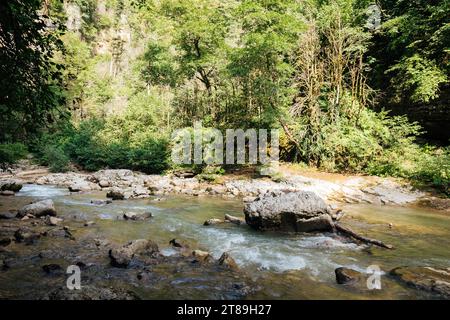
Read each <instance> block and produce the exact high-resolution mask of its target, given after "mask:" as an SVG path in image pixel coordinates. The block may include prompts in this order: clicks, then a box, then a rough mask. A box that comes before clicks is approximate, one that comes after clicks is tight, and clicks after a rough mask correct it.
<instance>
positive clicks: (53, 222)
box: [45, 216, 63, 226]
mask: <svg viewBox="0 0 450 320" xmlns="http://www.w3.org/2000/svg"><path fill="white" fill-rule="evenodd" d="M62 221H63V219H60V218H56V217H52V216H45V223H46V224H47V225H49V226H57V225H59V224H60V223H61V222H62Z"/></svg>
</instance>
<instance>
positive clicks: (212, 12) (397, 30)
mask: <svg viewBox="0 0 450 320" xmlns="http://www.w3.org/2000/svg"><path fill="white" fill-rule="evenodd" d="M449 17H450V1H449V0H413V1H411V0H398V1H394V0H378V1H371V0H259V1H257V0H222V1H219V0H164V1H158V0H105V1H101V0H65V1H58V0H9V1H2V2H1V3H0V126H1V130H0V162H1V164H2V167H3V168H4V169H6V168H8V167H9V166H10V165H13V164H14V163H15V162H17V161H18V160H19V159H21V158H24V157H27V156H29V154H31V155H32V157H33V161H36V162H37V163H39V164H42V165H47V166H49V167H50V169H51V171H53V172H66V171H68V170H71V169H72V168H74V167H76V168H78V169H82V170H87V171H95V170H99V169H102V168H112V169H119V168H127V169H132V170H137V171H141V172H144V173H163V172H167V171H170V170H174V169H176V167H177V166H176V165H175V164H173V163H172V162H171V159H170V149H171V143H170V136H171V133H172V132H173V130H175V129H177V128H183V127H188V126H192V125H193V123H194V121H201V122H202V125H203V126H204V127H214V128H218V129H220V130H225V129H227V128H242V129H247V128H257V129H258V128H265V129H268V128H278V129H280V157H281V160H282V161H283V162H286V163H295V164H297V165H298V166H305V167H314V168H317V169H319V170H321V171H326V172H339V173H352V174H366V175H377V176H392V177H400V178H405V179H408V180H409V181H411V182H413V183H415V184H417V185H424V186H433V187H435V188H436V189H437V190H439V191H440V192H442V193H443V194H447V196H448V195H449V194H450V193H449V192H450V190H449V185H450V148H449V146H448V145H449V139H450V134H449V133H450V130H449V128H450V126H449V123H450V122H449V121H450V106H449V97H450V84H449V77H450V59H449V58H450V23H449V22H450V21H449ZM194 169H195V170H198V171H200V172H201V171H202V170H204V167H203V166H199V167H196V168H194ZM223 169H224V170H226V169H227V168H223ZM222 171H223V170H222V169H221V170H220V172H222Z"/></svg>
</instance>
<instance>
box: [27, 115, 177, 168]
mask: <svg viewBox="0 0 450 320" xmlns="http://www.w3.org/2000/svg"><path fill="white" fill-rule="evenodd" d="M105 128H106V123H105V121H102V120H96V119H93V120H87V121H83V122H81V123H80V125H79V126H78V127H75V126H71V125H69V126H66V127H63V128H56V132H55V133H54V134H47V135H44V136H43V137H42V138H41V140H40V141H39V143H38V145H37V147H35V153H36V156H37V158H38V159H39V160H40V162H41V163H42V164H45V165H49V166H51V170H55V171H64V170H67V166H68V163H69V161H72V162H73V163H76V164H78V165H80V166H81V167H83V168H84V169H86V170H88V171H96V170H100V169H103V168H111V169H121V168H128V169H133V170H139V171H142V172H145V173H160V172H162V171H164V170H165V169H167V168H168V166H169V165H168V155H169V152H168V143H167V141H166V140H165V139H164V138H161V137H158V136H155V134H151V133H148V134H146V135H145V137H140V139H139V140H138V141H133V140H131V139H126V138H125V136H124V134H123V133H124V131H125V130H126V128H124V127H123V126H121V125H120V124H119V125H118V126H117V128H120V129H116V131H115V132H114V131H111V132H112V133H111V132H108V134H107V135H105V134H104V133H105ZM141 134H142V133H141ZM130 140H131V141H130ZM52 168H53V169H52Z"/></svg>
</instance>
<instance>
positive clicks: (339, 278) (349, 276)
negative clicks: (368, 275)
mask: <svg viewBox="0 0 450 320" xmlns="http://www.w3.org/2000/svg"><path fill="white" fill-rule="evenodd" d="M334 273H335V274H336V282H337V283H338V284H353V283H356V282H358V281H360V280H361V277H362V274H361V272H358V271H355V270H353V269H349V268H344V267H340V268H337V269H336V270H334Z"/></svg>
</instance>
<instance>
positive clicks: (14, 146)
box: [0, 143, 28, 167]
mask: <svg viewBox="0 0 450 320" xmlns="http://www.w3.org/2000/svg"><path fill="white" fill-rule="evenodd" d="M27 153H28V150H27V147H26V146H25V145H24V144H22V143H5V144H0V165H1V166H2V167H6V166H7V165H11V164H14V163H16V162H17V161H18V160H20V159H22V158H24V157H25V156H26V155H27Z"/></svg>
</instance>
